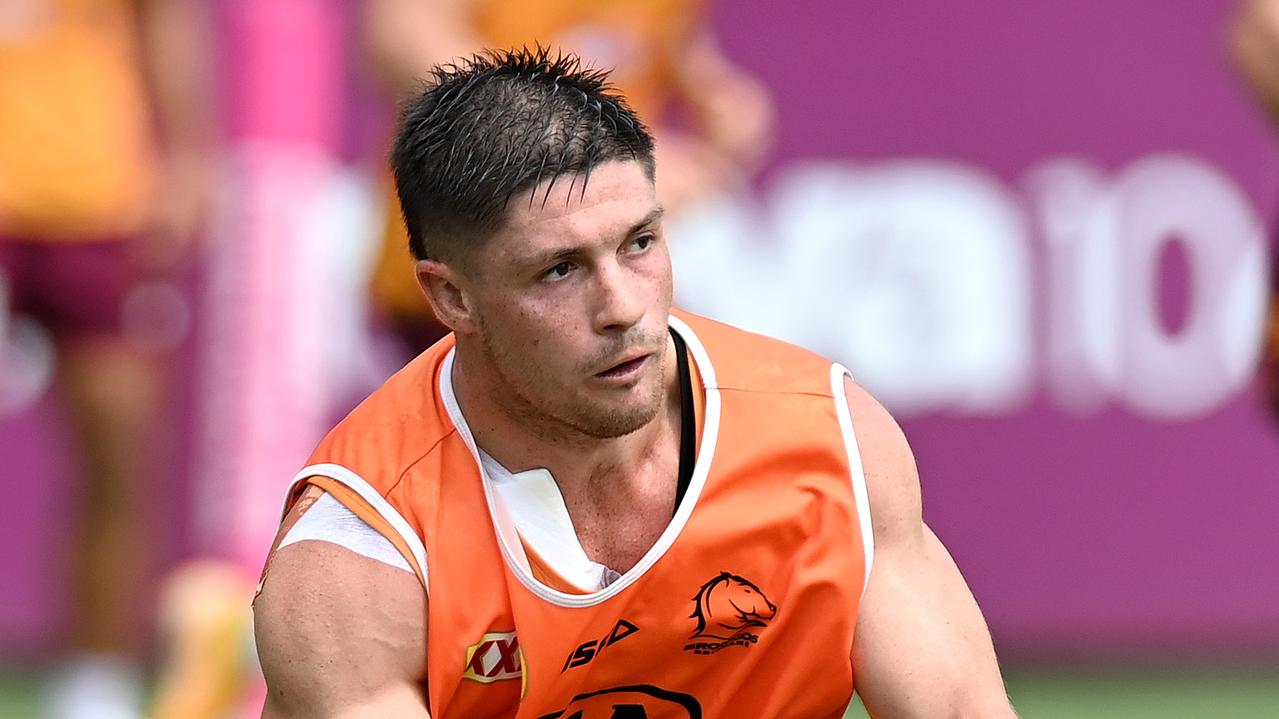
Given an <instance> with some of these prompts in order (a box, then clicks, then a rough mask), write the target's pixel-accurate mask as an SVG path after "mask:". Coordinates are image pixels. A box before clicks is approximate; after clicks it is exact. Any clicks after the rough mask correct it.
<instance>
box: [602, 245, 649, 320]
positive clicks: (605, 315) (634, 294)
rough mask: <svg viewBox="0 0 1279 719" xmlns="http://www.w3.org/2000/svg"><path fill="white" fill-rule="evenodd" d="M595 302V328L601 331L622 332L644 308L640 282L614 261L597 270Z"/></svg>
mask: <svg viewBox="0 0 1279 719" xmlns="http://www.w3.org/2000/svg"><path fill="white" fill-rule="evenodd" d="M596 279H597V282H598V290H597V291H598V300H597V302H598V304H597V309H596V314H595V329H596V331H598V332H600V333H602V334H613V333H617V332H625V331H626V330H628V329H630V328H631V327H634V326H635V324H636V323H638V322H639V321H640V319H642V318H643V317H644V314H645V313H646V312H647V311H648V302H647V300H646V299H645V298H646V297H647V296H648V295H647V294H646V292H645V291H644V283H643V282H641V280H640V278H639V277H638V276H637V275H636V274H635V273H634V272H631V271H628V270H627V269H625V268H624V267H622V266H620V265H619V264H618V263H616V262H610V263H606V264H605V265H604V266H601V267H600V268H599V269H598V274H597V277H596Z"/></svg>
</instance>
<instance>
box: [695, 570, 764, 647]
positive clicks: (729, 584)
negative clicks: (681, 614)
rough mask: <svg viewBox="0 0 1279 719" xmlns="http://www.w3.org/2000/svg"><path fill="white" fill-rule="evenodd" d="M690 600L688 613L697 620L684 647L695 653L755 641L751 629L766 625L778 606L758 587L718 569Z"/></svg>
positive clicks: (746, 644) (749, 643) (748, 643)
mask: <svg viewBox="0 0 1279 719" xmlns="http://www.w3.org/2000/svg"><path fill="white" fill-rule="evenodd" d="M693 602H694V604H695V606H694V608H693V613H692V614H690V615H689V616H690V617H691V618H693V619H696V620H697V629H696V630H695V631H694V632H693V634H692V636H690V637H689V643H688V644H687V645H685V647H684V648H685V649H688V650H690V651H695V652H697V653H698V654H711V653H714V652H717V651H719V650H720V649H723V648H724V647H727V646H733V645H738V646H750V645H752V644H754V643H755V642H756V641H758V640H759V637H758V635H757V634H756V633H755V632H754V631H753V630H756V629H762V628H763V627H766V626H768V620H770V619H772V618H773V617H774V615H776V614H777V606H776V605H775V604H773V603H772V602H770V601H768V597H766V596H764V593H763V592H761V591H760V590H759V587H757V586H755V585H754V584H752V583H751V582H750V581H749V580H747V579H744V578H742V577H739V576H737V575H736V574H730V573H729V572H720V573H719V575H718V576H716V577H715V578H714V579H712V580H710V581H709V582H707V583H705V584H703V585H702V588H701V589H699V590H698V591H697V596H695V597H693Z"/></svg>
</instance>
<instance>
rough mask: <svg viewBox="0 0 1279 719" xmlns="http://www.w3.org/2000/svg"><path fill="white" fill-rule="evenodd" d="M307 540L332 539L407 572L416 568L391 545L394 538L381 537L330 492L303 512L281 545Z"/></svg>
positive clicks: (338, 543) (330, 540)
mask: <svg viewBox="0 0 1279 719" xmlns="http://www.w3.org/2000/svg"><path fill="white" fill-rule="evenodd" d="M308 539H314V540H318V541H321V542H331V543H333V544H336V545H338V546H340V547H345V548H347V549H349V550H351V551H352V552H355V553H356V554H360V555H363V556H365V557H368V558H369V559H376V560H377V561H379V562H385V563H386V564H389V565H391V566H392V567H396V568H399V569H403V570H404V571H406V572H412V571H413V568H412V567H410V566H409V563H408V560H406V559H405V558H404V555H403V554H400V550H398V549H396V548H395V545H394V544H391V540H389V539H387V538H386V537H384V536H382V533H381V532H378V531H377V530H376V529H374V528H373V527H371V526H370V525H369V523H368V522H366V521H364V520H363V519H360V517H359V515H357V514H356V513H355V512H352V511H351V510H350V508H348V507H347V506H346V505H345V504H342V503H341V502H339V501H337V500H336V499H334V498H333V496H332V495H331V494H329V493H328V492H325V493H324V494H323V495H321V496H320V498H319V499H318V500H316V502H315V504H313V505H311V507H310V509H307V510H306V512H304V513H303V514H302V517H301V518H300V519H298V521H297V523H295V524H294V525H293V527H292V528H290V529H289V531H288V533H287V534H285V535H284V539H283V540H281V541H280V547H287V546H288V545H290V544H293V543H295V542H301V541H305V540H308Z"/></svg>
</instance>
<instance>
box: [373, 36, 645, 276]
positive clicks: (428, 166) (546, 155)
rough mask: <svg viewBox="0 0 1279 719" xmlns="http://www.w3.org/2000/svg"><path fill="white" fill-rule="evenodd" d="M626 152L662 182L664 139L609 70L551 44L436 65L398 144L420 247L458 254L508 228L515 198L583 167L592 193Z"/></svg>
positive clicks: (406, 205)
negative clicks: (593, 184) (660, 145)
mask: <svg viewBox="0 0 1279 719" xmlns="http://www.w3.org/2000/svg"><path fill="white" fill-rule="evenodd" d="M617 159H631V160H635V161H638V162H640V163H642V164H643V166H644V170H645V172H646V174H647V175H648V178H649V179H650V180H652V179H653V175H654V166H653V138H652V136H651V135H650V134H649V132H648V130H647V128H645V126H644V124H643V123H642V122H641V121H640V119H639V118H638V117H637V116H636V115H635V112H634V111H633V110H631V108H630V107H629V106H628V105H627V103H626V100H625V99H624V98H623V97H622V96H621V95H620V94H619V93H617V92H616V91H614V90H613V88H612V87H611V86H609V84H608V72H607V71H603V70H594V69H587V68H584V67H583V66H582V63H581V60H580V59H579V58H577V57H576V56H574V55H569V54H563V53H557V54H556V55H555V56H552V55H551V53H550V50H548V49H547V48H543V47H540V46H539V47H536V48H534V49H531V50H530V49H529V48H527V47H525V48H521V49H517V50H486V51H484V52H482V53H479V54H477V55H474V56H473V57H472V58H471V59H469V60H466V61H463V62H461V63H459V64H449V65H442V66H438V67H435V68H433V70H432V78H431V81H430V84H429V86H428V87H427V89H426V90H425V91H423V92H422V93H420V94H418V95H417V96H415V97H413V98H411V99H409V100H408V102H407V103H406V104H405V105H404V108H403V112H402V114H401V117H400V125H399V129H398V131H397V132H396V136H395V143H394V146H393V148H392V150H391V168H392V170H394V173H395V186H396V191H397V192H398V194H399V197H400V207H401V209H402V210H403V213H404V223H405V225H406V226H407V228H408V233H409V249H410V250H411V251H412V253H413V256H414V257H416V258H417V259H419V260H420V259H425V258H427V257H430V258H433V259H441V258H444V257H453V256H455V253H456V252H457V250H459V249H462V248H461V245H462V244H464V242H470V243H475V242H478V241H481V240H483V239H484V238H485V236H487V235H488V234H490V233H492V232H494V231H496V230H499V229H500V228H501V227H502V224H503V221H504V220H505V216H506V213H505V210H506V206H507V203H508V202H509V201H510V199H511V198H512V197H513V196H515V195H517V194H519V193H521V192H524V191H527V190H529V189H531V188H534V187H537V186H538V185H539V184H541V183H542V182H543V181H545V180H548V179H549V180H551V181H552V185H553V183H554V180H555V179H556V178H559V177H561V176H563V175H578V174H581V175H583V177H582V178H581V183H582V189H583V191H585V186H586V181H587V180H589V179H590V173H591V170H592V169H594V168H595V167H597V166H599V165H600V164H602V163H604V162H608V161H610V160H617ZM573 181H574V182H577V179H576V178H574V180H573ZM549 194H550V187H548V188H547V196H549ZM543 202H545V198H543Z"/></svg>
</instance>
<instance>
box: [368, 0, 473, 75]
mask: <svg viewBox="0 0 1279 719" xmlns="http://www.w3.org/2000/svg"><path fill="white" fill-rule="evenodd" d="M471 5H472V3H471V2H469V1H468V0H365V1H364V2H363V3H361V9H362V16H361V25H362V27H361V32H360V35H361V40H362V42H363V44H364V51H365V56H366V58H367V59H368V60H369V61H371V62H372V63H373V66H374V68H375V69H376V71H377V74H378V77H379V78H380V79H381V80H382V81H383V82H384V83H385V84H386V85H387V87H388V89H389V90H390V91H391V92H392V93H394V94H395V95H397V96H402V95H407V94H410V93H413V92H419V91H421V90H422V87H423V83H424V82H425V81H426V80H428V79H429V77H428V72H429V71H430V69H431V67H432V66H434V65H437V64H439V63H446V62H449V61H453V60H458V59H460V58H464V57H469V56H470V55H471V54H472V53H474V52H477V51H478V50H480V49H481V44H480V39H479V37H478V35H477V34H476V32H475V28H474V23H473V21H472V20H471Z"/></svg>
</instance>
